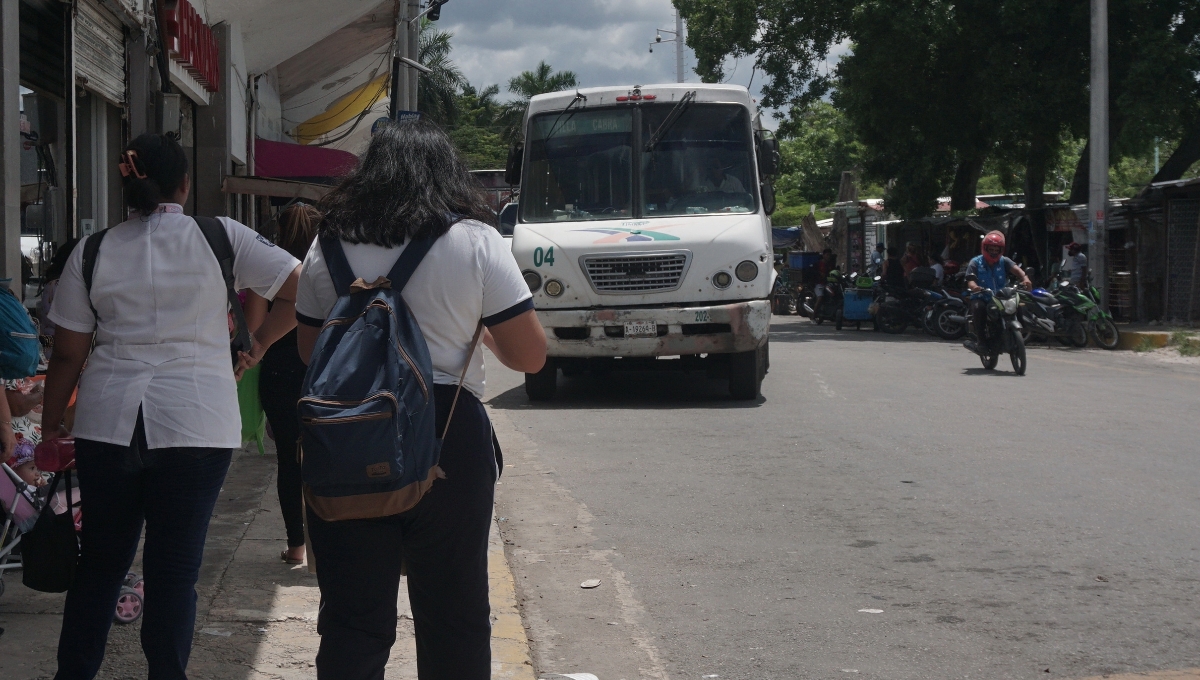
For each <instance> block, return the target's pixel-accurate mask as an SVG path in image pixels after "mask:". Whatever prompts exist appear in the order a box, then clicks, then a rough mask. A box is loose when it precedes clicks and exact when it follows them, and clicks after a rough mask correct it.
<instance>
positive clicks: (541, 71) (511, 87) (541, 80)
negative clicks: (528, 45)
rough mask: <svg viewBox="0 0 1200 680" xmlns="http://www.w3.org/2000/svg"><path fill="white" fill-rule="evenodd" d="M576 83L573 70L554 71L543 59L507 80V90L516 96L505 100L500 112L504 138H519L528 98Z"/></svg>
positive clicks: (566, 87)
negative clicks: (532, 67)
mask: <svg viewBox="0 0 1200 680" xmlns="http://www.w3.org/2000/svg"><path fill="white" fill-rule="evenodd" d="M578 84H579V79H578V78H577V77H576V76H575V73H574V72H573V71H558V72H555V71H554V69H553V68H551V66H550V64H547V63H546V62H544V61H543V62H540V63H538V65H537V68H535V69H534V70H532V71H523V72H522V73H521V74H520V75H518V76H515V77H514V78H513V79H512V80H509V81H508V91H509V92H510V93H512V94H514V95H516V96H517V98H516V99H515V100H513V101H510V102H506V103H505V104H504V105H503V107H502V109H501V112H500V117H499V120H500V123H501V125H502V126H503V128H504V133H503V136H504V138H505V139H506V140H508V141H509V142H513V141H516V140H517V139H519V138H520V136H521V122H522V121H523V120H524V119H525V111H526V110H527V109H528V108H529V100H530V99H532V98H534V97H535V96H537V95H539V94H546V93H549V92H561V91H562V90H569V89H571V88H573V87H577V86H578Z"/></svg>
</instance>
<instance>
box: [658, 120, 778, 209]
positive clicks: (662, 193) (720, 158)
mask: <svg viewBox="0 0 1200 680" xmlns="http://www.w3.org/2000/svg"><path fill="white" fill-rule="evenodd" d="M670 112H671V107H670V106H668V105H662V104H660V105H655V106H647V107H644V108H643V110H642V139H647V140H649V139H651V137H652V135H654V133H655V131H657V130H658V129H659V128H660V127H661V126H662V125H663V122H664V121H665V120H666V119H667V116H668V115H670ZM750 135H751V132H750V120H749V114H748V112H747V111H746V109H745V108H743V107H741V106H730V105H728V104H693V105H691V106H689V107H688V108H687V109H685V110H684V112H683V115H681V116H680V117H679V118H678V119H677V120H676V121H675V122H674V123H673V124H672V125H671V126H670V128H668V129H667V130H666V131H665V132H664V133H660V140H661V141H659V142H658V144H656V145H655V146H654V148H653V149H646V150H644V151H643V153H642V159H641V162H642V182H641V184H642V186H641V191H640V195H641V198H642V201H643V206H644V209H643V212H642V215H643V216H645V217H661V216H667V215H696V214H704V213H749V212H754V211H756V210H757V209H758V205H757V203H756V201H755V195H756V194H757V193H758V192H757V191H756V189H757V187H756V186H755V180H754V178H755V175H754V146H753V144H752V142H751V136H750Z"/></svg>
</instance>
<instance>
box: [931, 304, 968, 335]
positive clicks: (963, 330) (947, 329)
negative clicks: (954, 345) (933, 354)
mask: <svg viewBox="0 0 1200 680" xmlns="http://www.w3.org/2000/svg"><path fill="white" fill-rule="evenodd" d="M933 314H934V318H933V329H934V331H935V332H937V335H938V337H939V338H941V339H943V340H960V339H962V337H963V336H964V335H966V334H967V326H966V324H961V323H955V322H953V321H951V320H950V317H952V316H956V314H955V309H954V308H953V307H943V308H942V309H941V310H936V311H934V313H933Z"/></svg>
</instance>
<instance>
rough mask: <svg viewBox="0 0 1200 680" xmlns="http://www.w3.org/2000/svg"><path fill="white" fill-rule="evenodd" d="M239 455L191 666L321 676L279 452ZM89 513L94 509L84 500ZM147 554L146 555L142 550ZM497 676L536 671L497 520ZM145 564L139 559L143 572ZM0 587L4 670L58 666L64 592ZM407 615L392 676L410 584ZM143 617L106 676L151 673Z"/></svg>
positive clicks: (314, 593)
mask: <svg viewBox="0 0 1200 680" xmlns="http://www.w3.org/2000/svg"><path fill="white" fill-rule="evenodd" d="M268 448H269V450H268V455H267V456H259V455H258V454H257V453H256V452H254V453H251V452H247V451H244V450H243V451H238V452H235V454H234V461H233V466H232V468H231V469H230V471H229V476H228V478H227V479H226V482H225V487H224V488H223V489H222V490H221V496H220V499H219V500H218V501H217V507H216V511H215V513H214V515H213V520H212V524H211V526H210V528H209V533H208V543H207V545H206V547H205V555H204V566H203V568H202V571H201V575H200V583H199V585H198V586H197V588H196V590H197V593H198V594H199V612H198V616H197V621H196V641H195V646H194V648H193V650H192V658H191V663H190V664H189V667H188V675H189V677H191V678H193V679H197V680H199V679H212V680H243V679H246V680H250V679H254V680H258V679H265V678H278V679H281V680H294V679H295V680H298V679H300V678H315V677H316V670H315V668H314V666H313V661H314V659H315V658H316V653H317V646H318V644H319V642H320V638H319V636H318V635H317V623H316V618H317V610H318V607H319V603H320V593H319V591H318V589H317V579H316V576H315V575H313V574H310V573H308V569H307V567H305V566H303V565H301V566H288V565H286V564H284V563H283V562H282V561H281V560H280V559H279V553H280V551H282V550H283V549H284V548H285V547H286V541H285V540H284V539H283V536H284V529H283V520H282V518H281V516H280V514H279V503H278V500H277V496H276V494H275V456H274V453H273V451H271V450H270V447H268ZM85 513H86V508H85ZM139 559H140V558H139ZM488 561H489V565H488V566H489V571H490V576H491V583H492V588H491V590H492V596H491V599H492V622H493V642H492V655H493V660H492V666H493V677H494V678H498V679H505V680H509V679H511V680H531V679H532V678H533V677H534V674H533V667H532V665H531V663H530V660H529V645H528V641H527V639H526V636H525V631H524V628H523V627H522V625H521V619H520V614H519V612H518V610H517V605H516V599H515V593H514V586H513V580H512V575H511V573H510V571H509V569H508V563H507V561H506V560H505V557H504V549H503V544H502V542H501V541H500V538H499V535H498V533H497V532H496V527H495V524H493V526H492V538H491V549H490V551H489V560H488ZM139 568H140V565H139V564H136V563H135V565H134V571H138V570H139ZM5 584H6V586H7V589H6V592H5V593H4V594H3V596H0V628H4V629H5V631H4V634H3V636H0V678H4V679H5V680H34V679H37V680H41V679H43V678H45V679H49V678H51V677H53V675H54V669H55V663H54V654H55V647H56V643H57V640H58V631H59V627H60V626H61V621H62V603H63V597H64V596H62V595H47V594H42V593H35V592H33V591H30V590H28V589H26V588H25V587H24V586H22V585H21V583H20V574H19V573H17V574H10V576H9V577H8V578H6V579H5ZM397 604H398V606H399V609H400V612H401V617H400V620H399V622H398V625H397V630H396V634H397V638H398V639H397V642H396V646H395V647H394V648H393V649H392V658H391V661H390V662H389V663H388V678H396V679H401V678H403V679H409V678H416V677H417V673H416V650H415V645H414V642H413V622H412V614H411V612H410V611H409V607H408V593H407V589H406V588H405V587H404V586H403V584H402V585H401V588H400V598H399V602H398V603H397ZM140 627H141V624H140V622H139V623H135V624H133V625H132V626H118V625H114V626H113V629H112V632H111V633H110V635H109V646H108V653H107V655H106V657H105V662H104V666H103V668H102V669H101V671H100V674H99V676H97V677H99V678H101V679H104V680H118V679H120V680H124V679H126V678H144V677H146V667H145V660H144V658H143V657H142V652H141V647H140V643H139V641H138V635H139V631H140Z"/></svg>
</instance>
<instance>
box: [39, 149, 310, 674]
mask: <svg viewBox="0 0 1200 680" xmlns="http://www.w3.org/2000/svg"><path fill="white" fill-rule="evenodd" d="M189 165H190V163H189V161H188V157H187V155H185V153H184V151H183V148H182V147H181V146H180V145H179V144H178V143H177V142H176V141H175V140H174V139H173V138H172V137H169V136H165V135H149V134H147V135H142V136H140V137H138V138H136V139H134V140H133V141H132V142H130V144H129V146H128V147H126V148H125V150H124V151H123V152H122V154H121V163H120V170H121V174H122V176H123V185H124V191H125V202H126V204H127V205H129V206H130V207H131V208H132V209H133V212H132V213H131V215H130V219H129V220H127V221H125V222H122V223H121V224H118V225H116V226H115V227H112V228H110V229H108V230H107V231H104V232H99V233H98V234H94V235H92V236H89V237H87V239H85V240H84V241H82V242H81V243H80V245H79V247H77V248H76V250H75V253H74V254H72V256H71V258H70V260H69V261H68V262H67V265H66V268H65V270H64V271H63V274H62V278H61V279H60V282H59V285H58V291H57V293H56V295H55V298H54V305H53V306H52V308H51V309H50V319H51V321H53V322H54V324H55V325H56V326H57V330H56V332H55V351H54V356H53V358H52V359H51V361H50V369H49V373H48V374H47V377H46V390H45V407H44V411H43V439H44V440H47V441H51V440H54V439H57V438H59V437H63V436H67V435H68V434H73V435H74V437H75V452H76V459H75V464H76V467H77V470H78V476H79V489H80V492H81V495H82V496H85V497H87V499H88V500H87V505H88V508H87V521H86V522H84V524H83V530H82V533H81V538H80V557H79V566H78V570H77V572H76V573H77V576H76V578H75V582H74V584H72V586H71V588H70V590H69V591H68V593H67V600H66V606H65V608H64V612H63V624H62V633H61V635H60V637H59V643H58V673H57V675H55V678H56V680H88V679H90V678H93V677H95V675H96V672H97V671H98V670H99V668H100V664H101V661H102V660H103V658H104V647H105V643H106V641H107V639H108V630H109V627H110V626H111V625H112V621H113V611H114V609H115V607H116V602H117V596H118V593H119V591H120V588H121V584H122V582H123V581H124V579H125V574H126V573H127V572H128V570H129V566H130V564H131V563H132V562H133V558H134V555H135V553H136V552H137V547H138V539H139V537H140V536H141V534H142V528H143V524H144V525H145V533H146V539H145V545H144V550H143V565H144V566H143V570H144V576H145V579H146V581H145V583H146V587H145V605H144V609H143V612H144V614H143V620H142V627H141V641H142V651H143V652H144V653H145V655H146V660H147V662H148V667H149V668H148V676H149V677H150V678H154V679H155V680H158V679H160V678H185V677H186V668H187V663H188V656H189V655H190V653H191V647H192V635H193V633H194V627H195V620H196V590H195V585H196V581H197V578H198V577H199V573H200V563H201V559H202V555H203V550H204V539H205V535H206V533H207V531H208V523H209V518H211V517H212V512H213V507H214V505H215V504H216V500H217V494H218V492H219V491H220V489H221V484H222V483H223V481H224V479H225V473H226V472H227V470H228V469H229V463H230V460H231V456H232V451H233V449H234V448H237V447H239V446H240V445H241V422H240V417H239V411H238V401H237V388H236V385H235V382H234V381H235V377H236V376H240V374H241V372H243V371H245V370H246V369H247V368H250V367H252V366H253V365H255V364H257V363H258V361H259V360H260V359H261V358H262V356H263V353H264V352H266V350H267V348H269V347H270V346H271V344H272V343H274V342H275V341H276V340H278V339H279V338H280V337H282V336H283V335H284V334H285V333H287V332H288V331H289V330H291V329H292V328H294V327H295V318H294V300H295V290H296V282H297V280H298V278H299V273H300V272H299V267H298V264H299V263H298V262H297V261H296V259H295V258H293V257H292V256H291V255H289V254H288V253H287V251H285V250H283V249H281V248H277V247H275V246H274V245H272V244H271V243H270V242H268V241H266V240H264V239H260V238H259V236H258V234H256V233H255V232H254V231H252V230H250V229H249V228H248V227H245V226H243V225H241V224H239V223H237V222H235V221H233V220H231V219H228V218H219V220H217V225H218V226H219V227H220V232H219V234H218V235H214V237H213V238H214V239H215V238H218V237H219V236H220V235H223V236H224V237H225V238H227V239H228V241H229V243H228V245H229V246H230V248H231V250H232V252H233V262H232V274H233V277H234V279H235V285H236V286H237V287H238V288H250V289H251V290H254V291H256V292H257V293H259V294H260V295H262V296H263V297H265V298H267V299H273V300H275V306H274V308H273V309H272V310H271V313H270V314H269V315H268V318H267V320H266V321H265V322H264V323H263V324H262V325H261V326H260V327H259V328H258V331H257V332H256V333H255V334H254V336H253V347H252V349H251V351H250V352H249V353H247V352H241V353H239V355H238V357H237V360H238V366H237V368H236V370H235V367H234V364H233V357H232V355H231V352H230V334H229V327H228V320H227V319H228V315H229V309H230V308H229V299H228V289H227V287H226V284H225V280H224V278H223V276H222V271H221V267H220V265H219V264H218V260H217V257H216V256H215V255H214V250H213V247H212V246H210V241H209V240H208V238H207V237H206V236H205V233H204V232H203V231H202V229H201V228H200V226H199V225H198V223H197V221H196V220H194V219H193V218H191V217H188V216H186V215H184V214H183V208H182V206H183V205H184V204H185V203H186V201H187V197H188V192H189V190H190V188H191V179H190V178H189V177H188V174H187V170H188V167H189ZM209 224H211V223H209ZM101 236H106V238H104V239H103V240H102V241H101V242H100V243H101V246H100V248H99V251H98V252H96V253H95V255H94V259H92V260H91V264H92V265H93V267H92V272H93V276H92V278H91V281H92V283H93V285H92V286H90V290H89V286H88V285H87V283H86V282H85V275H84V265H83V259H84V255H85V254H86V253H87V252H88V248H87V245H88V242H89V241H90V240H91V239H95V238H99V237H101ZM93 334H94V336H95V349H94V351H93V350H92V341H93ZM85 361H86V364H87V368H86V370H84V363H85ZM81 373H82V376H81ZM77 383H78V386H79V397H78V408H77V412H76V416H75V422H74V432H73V433H68V432H66V431H65V429H64V428H63V427H62V426H61V425H60V423H62V422H63V413H64V411H65V410H66V408H67V403H68V400H69V399H70V397H71V393H72V391H73V390H74V389H75V387H76V384H77Z"/></svg>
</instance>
